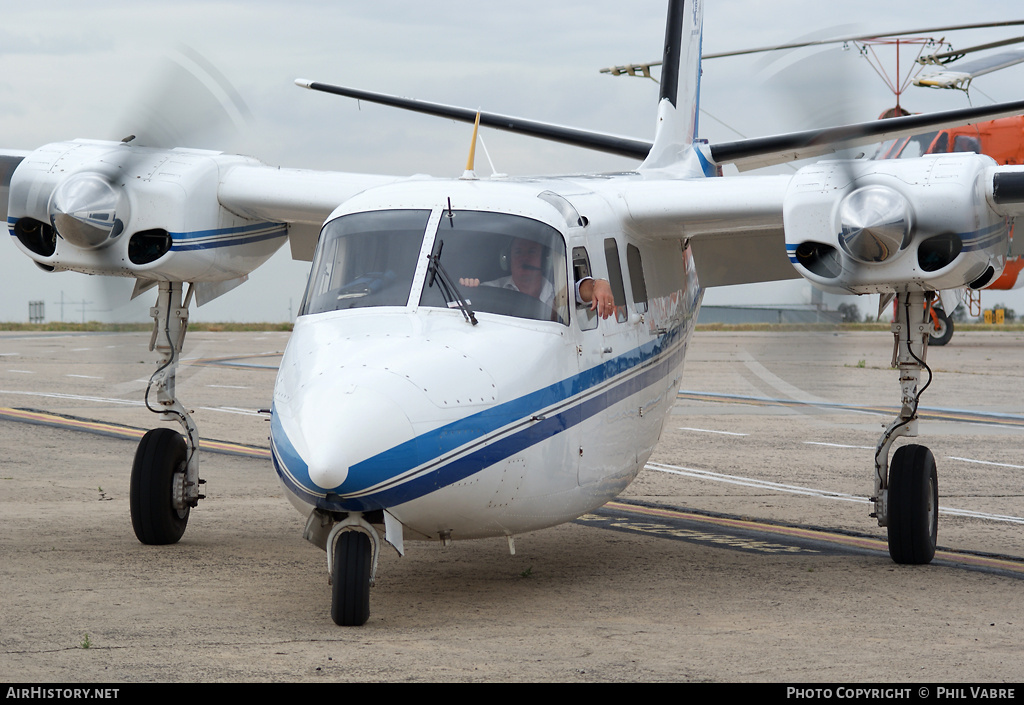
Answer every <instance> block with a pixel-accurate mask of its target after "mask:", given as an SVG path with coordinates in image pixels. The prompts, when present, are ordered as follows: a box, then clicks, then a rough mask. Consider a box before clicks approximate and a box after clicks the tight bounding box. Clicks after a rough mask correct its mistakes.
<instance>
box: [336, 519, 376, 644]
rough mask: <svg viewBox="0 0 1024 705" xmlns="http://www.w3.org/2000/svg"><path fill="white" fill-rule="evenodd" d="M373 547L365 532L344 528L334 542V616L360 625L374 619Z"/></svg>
mask: <svg viewBox="0 0 1024 705" xmlns="http://www.w3.org/2000/svg"><path fill="white" fill-rule="evenodd" d="M372 556H373V549H372V548H371V546H370V538H369V537H368V536H367V535H366V534H364V533H363V532H361V531H344V532H342V533H341V534H340V535H339V536H338V540H337V541H336V542H335V544H334V565H333V566H332V569H331V619H333V620H334V623H335V624H337V625H339V626H342V627H358V626H361V625H363V624H366V620H367V619H369V618H370V582H371V581H370V570H371V568H370V566H371V560H370V559H371V557H372Z"/></svg>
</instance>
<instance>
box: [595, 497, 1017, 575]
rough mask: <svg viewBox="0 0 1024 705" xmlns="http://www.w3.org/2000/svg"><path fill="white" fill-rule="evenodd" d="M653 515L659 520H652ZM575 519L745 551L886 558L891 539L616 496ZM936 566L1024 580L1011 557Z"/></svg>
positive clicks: (952, 560) (949, 556) (968, 556)
mask: <svg viewBox="0 0 1024 705" xmlns="http://www.w3.org/2000/svg"><path fill="white" fill-rule="evenodd" d="M651 519H657V520H658V521H657V522H652V521H651ZM576 523H580V524H583V525H587V526H597V527H601V528H607V529H612V530H617V531H624V532H627V533H633V534H640V535H645V536H657V537H661V538H668V539H675V540H681V541H687V542H690V543H698V544H703V545H709V546H717V547H720V548H726V549H730V550H735V551H741V552H746V553H762V554H776V555H779V554H790V555H817V556H826V555H844V554H847V555H848V554H865V553H866V554H870V555H879V556H884V557H885V558H888V556H889V544H888V541H887V539H880V538H875V537H872V536H866V535H857V534H844V533H838V532H834V531H829V530H828V529H824V528H809V527H801V526H788V525H785V524H773V523H768V522H765V521H754V520H751V519H744V518H741V517H734V516H727V515H721V514H711V513H701V512H696V511H693V510H690V509H685V510H684V509H678V508H675V507H667V506H663V505H656V504H650V503H645V502H637V501H635V500H612V501H611V502H608V503H607V504H605V505H604V506H603V507H601V508H600V509H598V510H596V511H594V512H592V513H591V514H587V515H584V516H582V517H580V518H579V519H577V520H576ZM932 564H933V565H935V564H938V565H947V566H953V567H967V568H971V569H975V570H984V571H990V572H998V573H1001V574H1005V575H1010V576H1013V577H1017V578H1024V561H1022V560H1021V559H1019V558H1014V557H1009V556H993V555H984V554H978V553H968V552H961V551H950V550H944V549H939V550H937V551H936V552H935V559H934V560H933V561H932Z"/></svg>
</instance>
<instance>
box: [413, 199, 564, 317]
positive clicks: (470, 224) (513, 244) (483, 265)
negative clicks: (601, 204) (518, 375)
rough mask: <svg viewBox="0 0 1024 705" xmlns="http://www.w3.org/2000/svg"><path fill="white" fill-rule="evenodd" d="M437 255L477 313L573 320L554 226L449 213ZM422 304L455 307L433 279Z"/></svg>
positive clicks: (501, 216)
mask: <svg viewBox="0 0 1024 705" xmlns="http://www.w3.org/2000/svg"><path fill="white" fill-rule="evenodd" d="M433 251H434V256H435V257H438V258H439V261H440V263H441V265H442V266H443V267H444V269H445V270H446V271H447V272H448V273H449V274H450V275H451V279H452V280H453V281H454V282H455V283H456V284H457V285H458V288H459V290H460V291H461V293H462V297H463V298H464V299H465V303H466V304H468V305H469V307H470V308H471V309H473V310H474V311H477V312H479V311H486V312H489V313H498V314H504V315H508V316H516V317H519V318H532V319H536V320H541V321H559V322H560V323H563V324H568V322H569V314H568V311H569V293H568V286H567V283H566V259H565V241H564V240H563V239H562V235H561V234H560V233H559V232H558V231H557V230H555V229H554V228H552V227H551V226H549V225H545V224H544V223H541V222H539V221H536V220H532V219H530V218H524V217H522V216H518V215H509V214H507V213H493V212H486V211H444V212H443V213H442V214H441V221H440V223H439V224H438V226H437V237H436V238H435V240H434V247H433ZM420 305H421V306H431V307H434V306H436V307H446V308H452V307H454V306H457V305H458V303H455V302H452V301H450V300H447V297H446V296H445V295H444V292H443V290H442V287H440V286H438V285H437V283H436V282H434V281H432V278H431V277H429V276H428V278H427V283H426V284H425V285H424V287H423V292H422V294H421V296H420Z"/></svg>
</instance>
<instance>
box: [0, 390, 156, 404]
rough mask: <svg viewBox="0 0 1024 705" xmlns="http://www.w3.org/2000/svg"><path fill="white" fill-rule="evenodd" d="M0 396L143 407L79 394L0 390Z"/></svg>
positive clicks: (137, 402) (121, 400)
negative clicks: (46, 398)
mask: <svg viewBox="0 0 1024 705" xmlns="http://www.w3.org/2000/svg"><path fill="white" fill-rule="evenodd" d="M0 394H21V395H24V396H28V397H48V398H50V399H73V400H75V401H92V402H97V401H98V402H104V403H106V404H126V405H128V406H144V405H145V404H144V402H141V401H132V400H130V399H112V398H108V397H87V396H82V395H80V394H59V393H56V392H23V391H19V390H15V389H0Z"/></svg>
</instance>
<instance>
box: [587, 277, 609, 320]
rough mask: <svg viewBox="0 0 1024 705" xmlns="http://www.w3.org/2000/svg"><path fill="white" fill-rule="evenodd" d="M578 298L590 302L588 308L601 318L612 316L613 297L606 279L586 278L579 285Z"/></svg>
mask: <svg viewBox="0 0 1024 705" xmlns="http://www.w3.org/2000/svg"><path fill="white" fill-rule="evenodd" d="M580 298H581V299H583V300H584V301H589V302H590V310H591V311H597V315H598V316H600V317H601V318H608V317H609V316H614V315H615V312H616V310H617V309H616V306H615V297H614V296H613V295H612V286H611V284H609V283H608V280H607V279H588V280H586V281H584V282H583V283H582V284H581V285H580Z"/></svg>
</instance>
